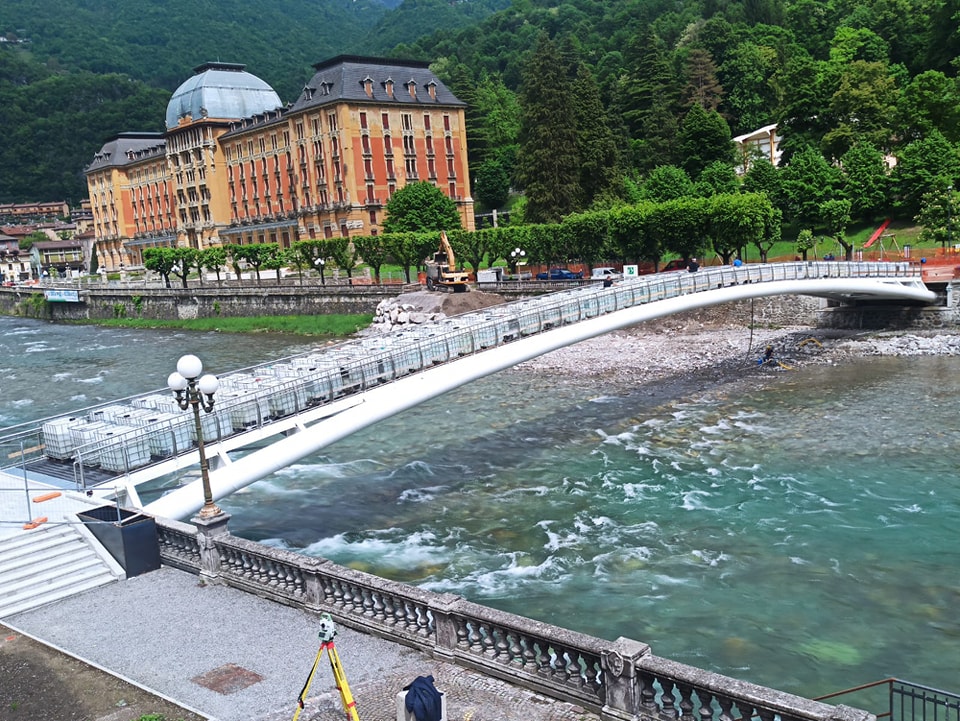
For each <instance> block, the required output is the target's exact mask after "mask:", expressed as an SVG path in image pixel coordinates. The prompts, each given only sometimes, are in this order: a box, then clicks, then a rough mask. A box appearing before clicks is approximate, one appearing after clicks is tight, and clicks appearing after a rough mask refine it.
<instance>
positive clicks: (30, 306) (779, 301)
mask: <svg viewBox="0 0 960 721" xmlns="http://www.w3.org/2000/svg"><path fill="white" fill-rule="evenodd" d="M955 285H956V284H952V283H951V284H944V285H942V286H941V285H939V284H938V286H936V287H935V288H934V290H937V291H938V292H939V293H940V295H941V300H940V304H938V305H935V306H930V307H926V306H904V305H901V304H899V303H896V302H892V301H871V302H859V303H854V304H851V305H839V304H836V303H832V302H830V303H828V302H827V301H825V300H823V299H820V298H812V297H809V296H796V295H788V296H773V297H768V298H757V299H754V300H753V301H749V300H744V301H737V302H734V303H724V304H722V305H718V306H713V307H710V308H702V309H699V310H696V311H689V312H687V313H682V314H678V315H676V316H673V317H672V319H673V320H674V321H677V322H680V323H698V324H702V325H724V324H728V323H735V324H738V325H748V324H750V325H754V326H756V327H766V328H778V327H784V326H791V325H809V326H813V327H821V328H852V329H865V330H866V329H871V330H872V329H891V330H907V329H910V330H930V329H937V328H953V327H956V326H957V325H960V307H958V304H960V293H958V292H954V286H955ZM417 290H421V288H420V286H419V285H412V286H411V285H385V286H378V285H353V286H351V285H329V286H326V287H323V286H320V287H317V286H298V285H291V284H285V285H281V286H277V285H273V284H271V283H269V282H268V281H264V282H263V283H262V284H261V285H259V286H253V285H250V284H249V283H246V284H243V285H238V284H232V285H230V284H224V285H222V286H216V287H215V286H206V287H200V286H192V287H190V288H188V289H183V288H169V289H167V288H119V287H118V288H107V289H104V290H100V289H96V290H86V289H85V290H82V291H81V292H80V297H81V302H80V303H48V302H46V301H45V300H43V291H42V289H39V288H38V289H33V288H31V289H23V288H0V314H2V315H18V316H24V317H30V318H43V319H49V320H103V319H109V318H118V317H126V318H147V319H153V320H173V319H188V318H218V317H223V318H230V317H250V316H257V315H313V314H328V313H342V314H356V313H370V314H374V313H376V312H377V308H378V306H379V305H380V304H381V303H383V302H384V301H386V302H388V303H389V302H390V301H391V300H393V299H395V298H396V297H397V296H398V295H401V294H403V293H408V292H412V291H417ZM535 294H540V293H535ZM503 295H504V296H506V300H507V301H511V300H516V299H517V298H519V297H521V295H523V294H517V295H516V296H515V297H514V295H512V294H511V295H509V296H508V295H507V294H505V293H504V294H503Z"/></svg>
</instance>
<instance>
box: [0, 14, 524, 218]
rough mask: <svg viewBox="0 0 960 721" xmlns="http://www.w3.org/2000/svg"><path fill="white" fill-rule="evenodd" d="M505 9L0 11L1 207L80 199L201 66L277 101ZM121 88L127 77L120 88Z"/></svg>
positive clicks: (153, 126)
mask: <svg viewBox="0 0 960 721" xmlns="http://www.w3.org/2000/svg"><path fill="white" fill-rule="evenodd" d="M508 4H509V2H508V0H469V1H468V2H458V3H450V2H446V1H445V0H411V1H410V2H406V3H404V4H403V5H401V6H400V7H397V5H398V3H397V1H396V0H274V1H273V2H270V3H266V4H264V3H252V2H248V1H245V0H206V1H205V2H196V1H195V0H164V2H160V1H159V0H124V1H123V2H119V3H118V2H106V1H104V0H58V2H56V3H52V2H49V1H48V0H4V1H3V2H2V3H0V38H4V39H5V40H6V42H4V43H2V44H0V131H2V132H3V135H4V142H3V143H2V144H0V202H21V201H28V200H38V199H41V200H43V199H49V198H54V199H58V200H59V199H70V200H72V201H73V202H79V200H80V199H81V198H82V197H85V196H86V183H85V180H84V178H83V168H84V166H86V165H87V164H88V163H89V162H90V160H91V159H92V157H93V154H94V152H95V151H96V150H98V149H99V147H100V145H101V144H102V143H103V141H104V140H105V139H106V138H108V137H110V136H111V135H114V134H116V133H117V132H120V131H124V130H158V131H159V130H163V117H164V109H165V107H166V102H167V99H169V96H170V93H171V92H172V91H173V90H175V89H176V88H177V86H178V85H180V83H182V82H183V81H184V80H186V79H187V78H188V77H190V75H191V73H192V69H193V68H194V67H195V66H197V65H200V64H201V63H204V62H207V61H209V60H223V61H226V62H239V63H245V64H246V65H247V67H248V69H249V70H250V72H252V73H253V74H255V75H257V76H258V77H261V78H263V79H264V80H266V81H267V82H268V83H270V84H271V85H272V86H273V88H274V89H275V90H276V91H277V93H279V95H280V97H281V99H283V100H284V101H292V100H294V99H295V98H296V96H297V94H298V93H299V92H300V89H301V88H302V87H303V84H304V82H306V81H307V80H308V79H309V78H310V77H311V76H312V75H313V69H312V67H311V66H312V65H313V64H314V63H317V62H319V61H321V60H325V59H327V58H330V57H333V56H335V55H339V54H342V53H356V54H362V55H384V54H387V53H388V51H389V49H390V48H392V47H393V46H394V45H396V44H398V43H400V42H410V41H413V40H416V39H417V38H419V37H420V35H422V34H423V30H424V28H438V27H444V28H456V27H463V26H465V25H469V24H472V23H474V22H476V21H478V20H480V19H482V18H484V17H486V16H487V15H489V14H490V13H492V12H493V11H495V10H498V9H501V8H503V7H506V6H507V5H508ZM124 76H125V77H124Z"/></svg>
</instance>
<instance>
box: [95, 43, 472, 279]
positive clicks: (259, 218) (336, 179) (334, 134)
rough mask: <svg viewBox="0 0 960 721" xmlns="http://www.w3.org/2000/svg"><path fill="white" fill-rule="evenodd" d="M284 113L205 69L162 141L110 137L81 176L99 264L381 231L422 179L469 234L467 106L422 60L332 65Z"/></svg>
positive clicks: (222, 70)
mask: <svg viewBox="0 0 960 721" xmlns="http://www.w3.org/2000/svg"><path fill="white" fill-rule="evenodd" d="M314 69H315V71H316V72H315V74H314V76H313V77H312V78H311V80H310V82H308V83H307V84H306V86H305V87H304V88H303V90H302V92H301V94H300V96H299V98H298V99H297V100H296V102H294V103H290V104H288V105H286V106H282V105H281V102H280V99H279V97H278V96H277V94H276V93H275V92H274V91H273V90H272V89H271V88H270V86H269V85H267V84H266V83H264V82H263V81H262V80H260V79H259V78H257V77H255V76H253V75H251V74H250V73H247V72H246V71H245V70H244V66H242V65H236V64H232V63H207V64H205V65H201V66H199V67H198V68H196V69H195V75H194V76H193V77H192V78H190V79H189V80H187V81H186V82H185V83H183V85H181V86H180V87H179V88H178V89H177V91H176V92H175V93H174V94H173V96H172V97H171V99H170V102H169V104H168V106H167V114H166V131H165V132H164V133H121V134H120V135H118V136H117V137H116V138H113V139H112V140H110V141H109V142H107V143H106V144H105V145H104V146H103V148H101V150H100V151H99V152H98V153H97V154H96V156H95V157H94V160H93V162H92V163H91V164H90V165H89V166H88V167H87V170H86V175H87V185H88V188H89V191H90V201H91V210H92V213H93V222H94V226H93V227H94V232H95V236H96V241H95V243H96V252H97V256H98V261H99V266H100V267H101V268H105V269H107V270H117V269H122V268H124V267H126V268H131V267H136V266H139V265H140V264H141V263H142V252H143V249H144V248H147V247H176V246H182V247H192V248H197V249H204V248H207V247H210V246H212V245H224V244H228V243H235V244H247V243H278V244H280V245H281V246H282V247H289V246H290V245H292V244H293V243H294V242H296V241H297V240H303V239H307V238H330V237H334V236H343V237H350V236H358V235H376V234H378V233H379V232H381V227H382V223H383V218H384V215H385V205H386V203H387V201H388V200H389V198H390V197H391V195H392V194H393V193H394V192H396V191H397V190H398V189H400V188H402V187H403V186H404V185H406V184H407V183H411V182H416V181H420V180H423V181H427V182H430V183H432V184H433V185H434V186H436V187H437V188H439V189H440V190H441V191H443V192H444V193H445V194H446V195H447V196H449V197H450V198H451V199H452V200H453V201H454V202H455V203H456V205H457V208H458V210H459V212H460V216H461V219H462V223H463V227H465V228H467V229H470V230H472V229H473V200H472V198H471V197H470V184H469V176H468V172H467V140H466V131H465V125H464V108H465V104H464V103H463V102H461V101H460V100H458V99H457V98H456V97H455V96H454V95H453V94H452V93H451V92H450V91H449V90H448V89H447V88H446V87H445V86H444V85H443V83H441V82H440V80H439V79H438V78H437V77H436V76H435V75H434V74H433V73H432V72H431V71H430V69H429V67H428V65H427V64H426V63H421V62H416V61H396V60H386V59H379V58H363V57H355V56H338V57H336V58H333V59H331V60H328V61H326V62H322V63H319V64H317V65H315V66H314Z"/></svg>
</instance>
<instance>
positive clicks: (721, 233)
mask: <svg viewBox="0 0 960 721" xmlns="http://www.w3.org/2000/svg"><path fill="white" fill-rule="evenodd" d="M707 207H708V210H709V231H710V239H711V242H712V245H713V249H714V251H716V253H717V254H718V255H719V256H720V257H721V258H722V259H723V262H724V264H725V265H726V264H728V263H729V262H730V259H731V258H732V257H733V254H734V253H736V252H737V251H738V250H740V249H742V248H746V247H747V246H749V245H756V246H758V247H761V248H763V241H764V240H765V239H766V235H767V224H768V222H769V218H770V215H771V213H772V212H773V205H772V203H771V202H770V200H769V198H767V197H766V196H765V195H761V194H756V193H750V194H743V195H740V194H735V195H716V196H714V197H712V198H710V200H709V205H708V206H707ZM761 257H762V259H763V261H764V262H766V251H764V250H761Z"/></svg>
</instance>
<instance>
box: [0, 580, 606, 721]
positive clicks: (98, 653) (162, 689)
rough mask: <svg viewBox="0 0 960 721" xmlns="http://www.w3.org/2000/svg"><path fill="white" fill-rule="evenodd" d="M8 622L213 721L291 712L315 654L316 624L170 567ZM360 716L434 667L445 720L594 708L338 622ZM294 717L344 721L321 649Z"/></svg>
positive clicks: (557, 719) (382, 713)
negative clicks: (549, 696)
mask: <svg viewBox="0 0 960 721" xmlns="http://www.w3.org/2000/svg"><path fill="white" fill-rule="evenodd" d="M4 623H5V624H8V625H10V626H12V627H13V628H15V629H19V630H21V631H23V632H25V633H28V634H30V635H32V636H34V637H36V638H38V639H40V640H42V641H45V642H47V643H49V644H51V645H53V646H56V647H58V648H60V649H61V650H64V651H66V652H68V653H70V654H73V655H75V656H77V657H79V658H81V659H83V660H86V661H90V662H94V663H96V664H98V665H100V666H102V667H104V668H106V669H109V670H110V671H112V672H114V673H116V674H119V675H121V676H123V677H126V678H127V679H130V680H132V681H134V682H136V683H138V684H140V685H142V686H144V687H146V688H148V689H150V690H152V691H154V692H156V693H158V694H160V695H163V696H166V697H168V698H170V699H173V700H174V701H176V702H177V703H179V704H180V705H182V706H184V707H186V708H189V709H191V710H194V711H198V712H200V713H201V714H205V715H207V716H209V717H210V718H213V719H217V720H218V721H281V719H287V720H289V719H292V718H293V714H294V711H295V710H296V702H297V696H298V695H299V693H300V690H301V688H302V687H303V684H304V681H305V680H306V678H307V675H308V674H309V672H310V668H311V666H312V665H313V662H314V659H315V658H316V655H317V651H318V650H319V638H318V632H319V620H318V617H317V616H316V615H314V614H311V613H308V612H306V611H302V610H300V609H295V608H290V607H287V606H282V605H279V604H276V603H273V602H271V601H265V600H263V599H261V598H259V597H257V596H254V595H252V594H248V593H244V592H243V591H239V590H236V589H233V588H228V587H226V586H219V585H202V584H201V583H200V582H199V579H198V577H197V576H194V575H192V574H189V573H186V572H183V571H178V570H176V569H172V568H167V567H164V568H161V569H160V570H158V571H153V572H151V573H147V574H144V575H142V576H137V577H135V578H131V579H128V580H126V581H123V582H120V583H116V584H110V585H108V586H104V587H101V588H99V589H96V590H93V591H89V592H87V593H83V594H80V595H78V596H74V597H73V598H69V599H65V600H62V601H58V602H57V603H55V604H51V605H50V606H46V607H43V608H39V609H35V610H32V611H27V612H24V613H21V614H18V615H15V616H10V617H8V618H5V619H4ZM335 643H336V646H337V650H338V652H339V655H340V660H341V662H342V664H343V669H344V673H345V674H346V676H347V680H348V682H349V684H350V689H351V691H352V692H353V695H354V698H355V699H356V701H357V711H358V713H359V716H360V718H361V719H362V721H388V720H391V719H395V718H397V711H396V696H397V693H398V692H399V691H400V690H401V689H402V688H403V687H404V686H406V685H407V684H408V683H410V682H411V681H412V680H413V679H414V678H416V677H417V676H427V675H432V676H433V677H434V679H435V680H436V684H437V687H438V688H439V689H440V690H441V691H443V692H444V693H445V695H446V699H447V719H449V721H454V720H460V719H462V720H463V721H467V720H469V721H494V720H497V721H521V720H522V721H596V719H597V718H598V717H597V716H596V715H594V714H590V713H587V712H585V711H584V710H583V709H581V708H579V707H577V706H573V705H571V704H568V703H562V702H557V701H553V700H550V699H547V698H544V697H543V696H539V695H537V694H534V693H531V692H529V691H526V690H524V689H521V688H519V687H514V686H511V685H510V684H507V683H504V682H501V681H498V680H496V679H492V678H489V677H486V676H482V675H480V674H476V673H473V672H469V671H466V670H464V669H462V668H460V667H457V666H453V665H450V664H446V663H440V662H437V661H435V660H433V659H431V658H430V657H429V656H427V655H425V654H422V653H420V652H418V651H414V650H412V649H409V648H406V647H403V646H400V645H397V644H394V643H390V642H388V641H384V640H382V639H379V638H376V637H373V636H367V635H364V634H360V633H356V632H354V631H351V630H350V629H346V628H342V627H341V628H339V629H338V634H337V637H336V639H335ZM300 719H301V721H327V720H328V719H329V721H343V719H344V711H343V707H342V705H341V702H340V696H339V693H338V692H337V690H336V686H335V684H334V679H333V673H332V670H331V669H330V665H329V663H328V660H327V656H326V654H324V656H323V658H322V660H321V665H320V666H319V668H318V670H317V673H316V675H315V677H314V680H313V684H312V685H311V687H310V693H309V695H308V697H307V704H306V707H305V708H304V710H303V712H301V714H300Z"/></svg>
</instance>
